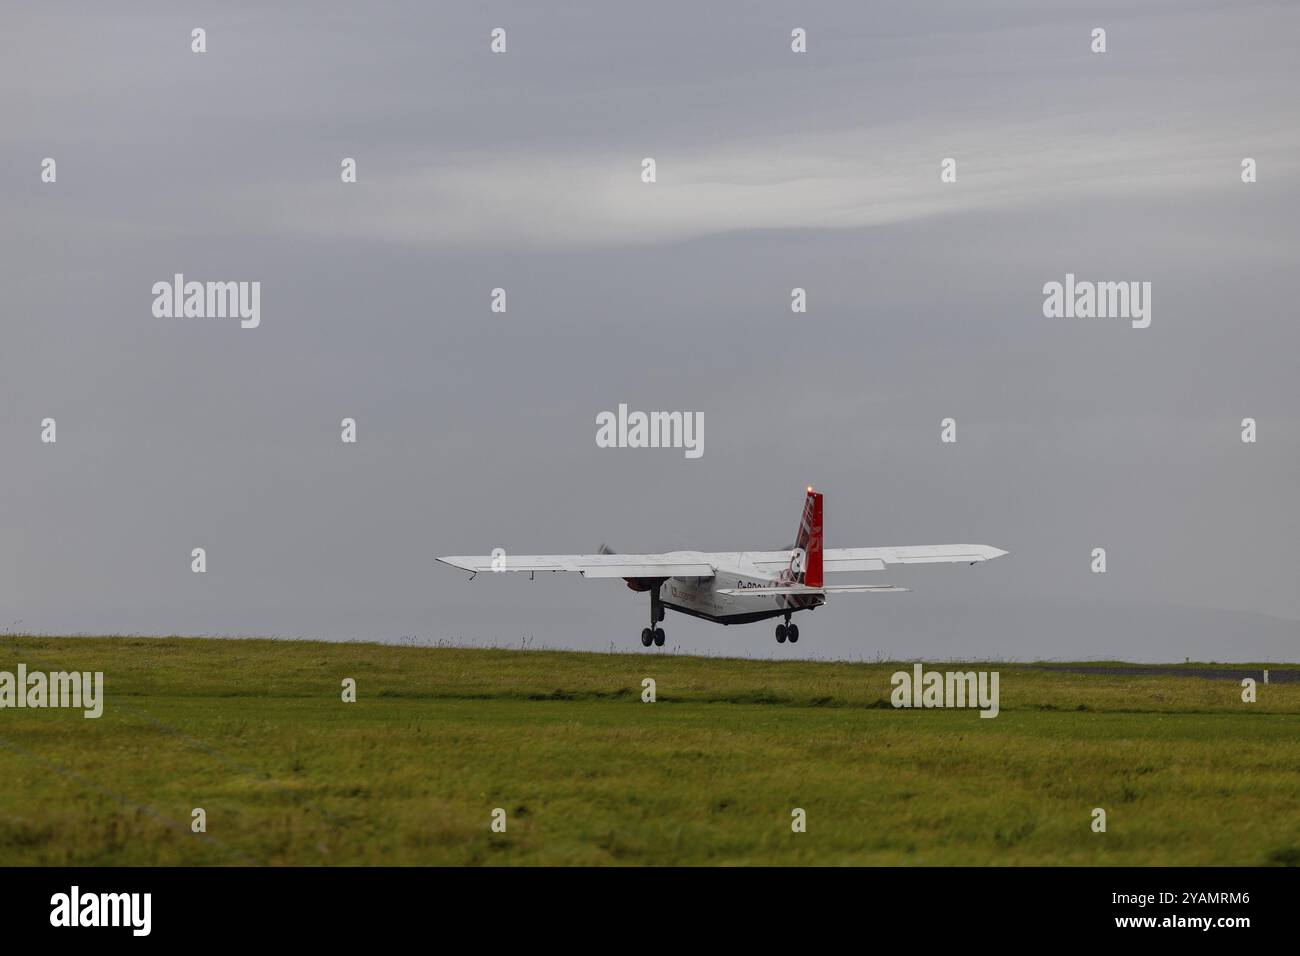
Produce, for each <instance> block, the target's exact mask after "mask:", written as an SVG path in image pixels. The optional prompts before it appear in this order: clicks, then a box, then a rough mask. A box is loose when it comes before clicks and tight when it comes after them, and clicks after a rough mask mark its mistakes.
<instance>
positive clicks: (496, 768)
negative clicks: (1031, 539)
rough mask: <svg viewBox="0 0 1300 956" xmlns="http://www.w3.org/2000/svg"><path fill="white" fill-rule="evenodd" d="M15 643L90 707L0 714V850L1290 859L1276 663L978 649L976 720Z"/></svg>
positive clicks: (757, 692) (853, 691)
mask: <svg viewBox="0 0 1300 956" xmlns="http://www.w3.org/2000/svg"><path fill="white" fill-rule="evenodd" d="M19 662H22V663H25V664H26V665H27V666H28V668H29V669H40V670H65V669H67V670H72V669H75V670H90V671H103V672H104V674H105V692H106V696H107V702H106V705H105V710H104V715H103V717H102V718H100V719H99V720H86V719H84V718H83V717H82V716H81V713H80V712H79V711H67V710H43V711H36V710H11V709H5V710H0V862H2V863H5V864H128V865H130V864H239V863H265V864H381V863H383V864H611V863H644V864H678V863H686V864H753V863H769V864H785V863H789V864H979V865H983V864H1085V865H1093V864H1097V865H1109V864H1134V865H1145V864H1162V865H1174V864H1232V865H1256V864H1264V865H1268V864H1274V865H1276V864H1290V865H1295V864H1297V863H1300V799H1298V796H1300V684H1277V683H1274V684H1270V685H1268V686H1263V685H1261V686H1260V687H1259V695H1260V699H1259V701H1258V702H1257V703H1254V704H1244V703H1242V702H1241V698H1240V691H1241V688H1240V686H1239V685H1238V684H1237V683H1236V682H1235V681H1231V680H1203V679H1198V678H1183V677H1118V676H1106V675H1100V674H1076V673H1064V672H1058V671H1049V670H1041V669H1033V668H1026V667H1019V666H1015V665H1008V664H1005V663H1004V664H990V665H984V666H985V667H987V668H988V669H994V670H998V671H999V672H1000V673H1001V714H1000V715H999V716H998V717H997V718H996V719H992V720H989V719H980V718H979V717H978V715H977V712H975V711H969V710H968V711H953V710H924V711H920V710H913V711H905V710H895V709H893V708H892V707H890V706H888V699H889V692H890V689H891V688H890V683H889V678H890V675H891V674H892V673H893V672H894V671H896V670H899V669H909V668H910V664H848V663H816V662H789V663H783V662H774V661H746V660H731V659H719V658H708V657H678V656H666V655H664V654H661V653H653V652H646V653H644V654H635V655H628V654H580V653H566V652H547V651H509V650H469V649H456V648H427V647H398V646H390V645H377V644H331V643H317V642H296V641H292V642H290V641H249V640H202V639H190V638H165V639H163V638H54V637H26V636H6V637H3V638H0V670H7V671H13V670H15V669H16V667H17V665H18V663H19ZM933 666H934V667H935V668H937V669H948V668H946V667H943V666H942V665H933ZM972 666H979V665H963V666H962V668H961V669H969V668H970V667H972ZM1270 666H1273V667H1276V665H1270ZM1278 669H1280V668H1278ZM345 677H352V678H355V679H356V681H357V685H358V695H359V700H358V702H357V703H355V704H345V703H343V702H342V701H341V699H340V693H341V687H340V685H341V682H342V680H343V678H345ZM645 677H653V678H654V679H655V681H656V682H657V688H658V701H657V702H656V703H654V704H646V703H642V702H641V681H642V678H645ZM194 807H203V808H204V809H205V810H206V811H207V824H208V829H207V833H206V834H205V835H199V834H194V833H192V832H191V831H190V811H191V809H192V808H194ZM495 807H502V808H505V809H506V811H507V813H508V821H509V822H508V830H507V832H506V833H504V834H498V833H492V832H491V830H490V828H489V822H490V815H491V812H492V810H493V808H495ZM794 807H802V808H804V809H805V810H806V811H807V819H808V830H807V832H806V833H802V834H796V833H792V832H791V828H790V819H791V817H790V812H791V809H792V808H794ZM1094 807H1103V808H1105V810H1106V811H1107V814H1108V832H1106V833H1104V834H1097V833H1093V832H1092V831H1091V829H1090V823H1091V812H1092V809H1093V808H1094Z"/></svg>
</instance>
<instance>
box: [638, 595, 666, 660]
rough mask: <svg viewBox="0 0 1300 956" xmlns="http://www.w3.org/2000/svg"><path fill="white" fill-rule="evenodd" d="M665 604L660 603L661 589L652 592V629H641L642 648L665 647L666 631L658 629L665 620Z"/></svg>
mask: <svg viewBox="0 0 1300 956" xmlns="http://www.w3.org/2000/svg"><path fill="white" fill-rule="evenodd" d="M665 613H666V612H665V611H664V606H663V604H661V603H660V601H659V588H655V589H654V590H653V591H651V592H650V625H651V626H650V627H646V628H642V629H641V646H642V647H649V646H650V645H651V644H653V645H654V646H655V647H663V646H664V639H665V638H664V629H663V628H662V627H656V626H655V625H657V624H658V623H659V622H660V621H662V620H663V619H664V614H665Z"/></svg>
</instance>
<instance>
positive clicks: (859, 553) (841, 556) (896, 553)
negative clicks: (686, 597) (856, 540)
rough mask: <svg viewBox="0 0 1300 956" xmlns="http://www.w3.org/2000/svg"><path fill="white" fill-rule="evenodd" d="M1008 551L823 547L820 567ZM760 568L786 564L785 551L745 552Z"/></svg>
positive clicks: (971, 560)
mask: <svg viewBox="0 0 1300 956" xmlns="http://www.w3.org/2000/svg"><path fill="white" fill-rule="evenodd" d="M1008 553H1009V552H1007V551H1003V550H1002V549H1001V548H994V547H991V546H990V545H987V544H914V545H906V546H903V547H894V548H827V549H826V550H824V551H823V552H822V571H823V572H824V573H826V574H837V573H840V572H846V571H883V570H885V568H887V567H889V566H890V565H894V564H938V563H943V564H975V563H976V562H978V561H992V560H993V559H994V558H1000V557H1002V556H1003V555H1004V554H1008ZM745 557H746V558H748V559H749V560H750V562H751V563H752V564H754V565H755V566H756V567H758V568H759V569H760V570H764V571H779V570H782V569H784V568H787V567H789V566H790V552H789V551H757V552H753V551H751V552H749V553H748V554H747V555H745Z"/></svg>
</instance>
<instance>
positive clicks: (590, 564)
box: [438, 553, 714, 578]
mask: <svg viewBox="0 0 1300 956" xmlns="http://www.w3.org/2000/svg"><path fill="white" fill-rule="evenodd" d="M438 560H439V561H441V562H442V563H443V564H450V565H451V566H452V567H454V568H462V569H464V570H466V571H473V572H475V573H478V572H479V571H485V572H486V571H530V572H536V571H576V572H578V573H579V574H581V575H582V576H583V577H585V578H711V577H713V572H714V567H713V565H712V564H710V563H709V562H708V561H707V560H706V559H705V557H704V556H703V555H700V554H689V553H687V554H683V553H668V554H501V555H499V556H497V557H494V556H493V555H490V554H473V555H452V556H450V557H446V558H439V559H438Z"/></svg>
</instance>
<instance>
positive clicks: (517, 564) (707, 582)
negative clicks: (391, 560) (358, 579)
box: [438, 487, 1009, 647]
mask: <svg viewBox="0 0 1300 956" xmlns="http://www.w3.org/2000/svg"><path fill="white" fill-rule="evenodd" d="M1008 553H1009V552H1007V551H1002V550H1000V549H998V548H993V547H990V546H988V545H986V544H925V545H912V546H909V547H901V548H827V549H825V550H823V548H822V495H821V493H820V492H816V491H813V490H812V488H811V487H810V488H809V489H808V497H807V499H806V500H805V501H804V507H803V517H802V519H800V522H799V535H798V538H797V539H796V540H795V543H794V546H793V547H792V548H788V549H786V550H783V551H717V552H708V553H706V552H701V551H669V552H667V553H665V554H615V553H613V552H612V551H610V550H609V549H608V548H605V547H604V546H603V545H602V546H601V550H600V553H599V554H526V555H520V554H513V555H507V554H505V552H503V551H500V550H498V551H497V552H496V553H495V554H486V555H453V556H451V557H446V558H439V559H438V560H439V561H441V562H443V563H444V564H450V565H451V566H452V567H456V568H462V569H463V570H466V571H472V572H474V574H475V575H477V574H478V572H480V571H527V572H529V573H530V574H532V575H536V573H537V572H538V571H577V572H578V573H579V574H581V575H582V576H583V577H584V578H623V580H625V581H626V582H627V586H628V587H629V588H631V589H632V590H633V591H649V592H650V627H647V628H645V629H643V630H642V631H641V643H642V645H643V646H645V647H649V646H650V645H651V644H654V645H656V646H658V647H663V645H664V631H663V628H661V627H659V626H658V625H659V622H660V621H662V620H663V619H664V610H665V608H671V609H672V610H674V611H680V612H681V613H682V614H690V615H691V616H693V617H702V618H704V619H705V620H706V621H715V622H717V623H719V624H748V623H750V622H752V621H763V620H766V619H768V618H773V617H783V618H785V621H784V623H781V624H778V625H777V626H776V639H777V642H778V643H782V644H784V643H785V642H786V641H790V643H792V644H793V643H794V642H796V641H798V640H799V625H797V624H791V623H790V617H791V615H793V614H794V612H795V611H805V610H811V609H812V608H817V607H821V606H822V605H823V604H825V603H826V597H827V595H830V594H877V593H884V592H890V591H906V590H909V589H908V588H897V587H893V586H891V585H888V584H824V583H823V575H824V574H835V573H839V572H842V571H883V570H885V568H886V567H888V566H889V565H891V564H935V563H946V564H960V563H969V564H975V563H977V562H979V561H991V560H993V559H994V558H1000V557H1002V555H1004V554H1008ZM472 579H473V576H471V580H472Z"/></svg>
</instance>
